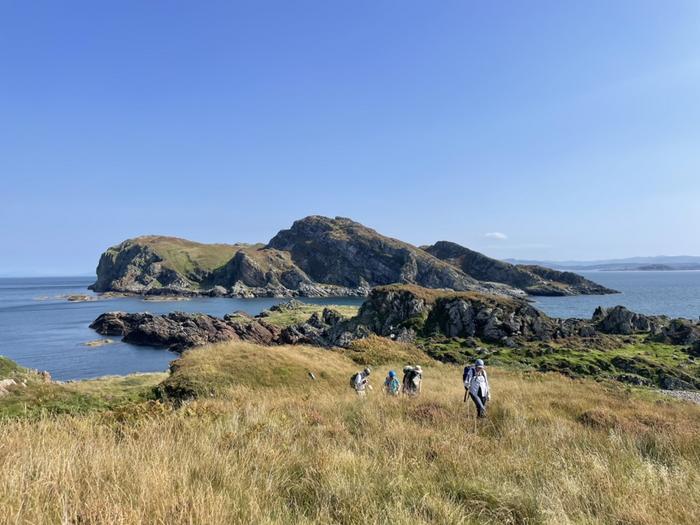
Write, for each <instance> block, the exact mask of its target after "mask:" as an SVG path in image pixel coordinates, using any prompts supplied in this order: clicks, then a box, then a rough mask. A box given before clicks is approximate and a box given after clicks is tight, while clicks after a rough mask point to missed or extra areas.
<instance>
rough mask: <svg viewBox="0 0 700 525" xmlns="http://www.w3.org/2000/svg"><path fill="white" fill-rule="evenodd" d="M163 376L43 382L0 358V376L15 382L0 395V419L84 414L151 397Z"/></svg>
mask: <svg viewBox="0 0 700 525" xmlns="http://www.w3.org/2000/svg"><path fill="white" fill-rule="evenodd" d="M166 377H167V374H165V373H160V374H134V375H130V376H115V377H105V378H99V379H92V380H85V381H76V382H71V383H56V382H44V380H43V378H42V377H41V376H40V375H39V374H37V373H35V372H33V371H30V370H27V369H25V368H22V367H20V366H19V365H17V364H16V363H14V362H12V361H10V360H9V359H7V358H5V357H0V379H14V380H15V381H16V383H17V384H15V385H12V386H10V387H9V388H7V392H6V393H4V395H2V396H0V420H3V419H15V418H23V419H40V418H43V417H46V416H51V415H58V414H85V413H88V412H92V411H104V410H108V409H113V408H116V407H119V406H123V405H125V404H130V403H134V402H141V401H144V400H147V399H151V398H153V397H154V393H153V388H154V387H155V385H157V384H158V383H159V382H161V381H162V380H163V379H165V378H166Z"/></svg>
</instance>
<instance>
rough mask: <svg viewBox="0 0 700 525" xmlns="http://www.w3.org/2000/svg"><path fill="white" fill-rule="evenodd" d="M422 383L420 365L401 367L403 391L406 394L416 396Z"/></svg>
mask: <svg viewBox="0 0 700 525" xmlns="http://www.w3.org/2000/svg"><path fill="white" fill-rule="evenodd" d="M422 384H423V369H422V368H421V367H420V365H416V366H405V367H404V369H403V393H404V394H406V395H407V396H417V395H418V394H420V393H421V388H422Z"/></svg>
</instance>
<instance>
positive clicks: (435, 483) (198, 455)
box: [0, 345, 700, 525]
mask: <svg viewBox="0 0 700 525" xmlns="http://www.w3.org/2000/svg"><path fill="white" fill-rule="evenodd" d="M297 350H298V349H295V348H291V347H290V348H271V349H267V348H262V347H254V346H252V345H228V346H224V347H221V346H220V347H213V348H210V349H204V350H197V351H196V352H193V353H191V356H192V357H189V356H187V355H186V357H189V361H187V360H186V362H185V363H184V364H182V366H181V368H180V369H179V372H178V373H179V374H180V377H182V376H185V375H187V373H188V372H189V373H192V374H205V375H206V373H207V370H206V369H205V368H204V367H203V366H202V364H203V362H204V361H205V360H206V359H207V358H211V359H213V360H214V362H216V361H217V360H218V361H220V362H224V361H226V362H230V363H231V366H232V369H235V370H236V371H237V373H238V374H239V377H241V378H242V379H241V380H240V381H228V382H227V383H226V384H225V385H223V386H222V387H221V388H216V389H214V390H213V391H212V392H215V394H214V395H215V397H208V398H207V397H205V398H199V399H198V400H195V401H192V402H190V403H186V404H185V405H183V406H181V407H180V408H177V409H176V408H172V407H171V406H170V405H164V404H160V403H155V402H148V403H142V404H138V405H134V406H132V407H131V408H129V409H123V410H117V411H112V412H106V413H91V414H88V415H80V416H60V417H52V418H45V419H41V420H39V421H27V420H17V421H11V422H5V423H2V424H0V464H1V465H3V470H2V475H0V513H1V518H0V522H2V523H35V524H44V523H46V524H49V523H51V524H53V523H61V522H64V523H115V524H116V523H163V524H165V523H167V524H170V523H202V524H218V523H285V524H287V523H347V524H354V523H357V524H360V523H409V522H410V523H513V524H517V523H557V524H558V523H626V524H640V525H641V524H650V525H651V524H654V525H657V524H678V523H700V506H699V504H698V499H697V496H698V494H700V440H699V436H700V434H699V431H700V408H698V407H697V406H694V405H690V404H685V403H680V402H676V401H670V400H669V401H667V400H661V399H656V398H654V397H653V396H648V397H649V399H644V398H642V397H640V396H638V395H637V394H635V393H632V392H628V391H626V390H624V389H623V388H617V387H604V386H601V385H599V384H596V383H594V382H586V381H571V380H568V379H566V378H563V377H561V376H557V375H541V374H529V375H523V374H518V373H515V372H507V371H502V370H497V369H493V370H491V375H490V382H491V383H492V388H493V396H494V397H493V403H492V406H491V407H490V413H489V417H488V418H487V419H486V420H484V421H476V420H475V419H474V418H473V415H474V412H473V409H472V408H471V407H470V406H469V405H468V404H465V403H462V395H463V388H462V387H461V384H460V380H461V374H460V370H459V369H458V368H456V367H449V366H447V365H440V364H435V365H432V366H430V367H424V370H425V382H424V393H423V395H422V396H421V397H420V398H417V399H396V398H387V397H385V396H383V395H382V394H381V393H380V389H379V383H380V381H381V379H382V374H383V373H384V372H386V370H388V368H389V365H386V366H381V367H377V370H376V373H375V374H374V376H375V380H374V382H375V389H374V391H373V392H371V393H370V395H369V396H368V398H367V399H359V398H357V397H356V396H355V395H354V394H353V393H352V392H351V391H350V389H349V387H348V386H347V378H348V377H349V375H350V373H351V372H352V371H353V370H355V369H356V368H357V366H358V365H356V364H355V363H353V362H352V361H351V360H350V359H348V358H347V357H346V356H344V355H341V354H338V353H333V352H329V351H324V350H319V349H302V350H301V351H299V352H298V353H297ZM269 362H273V363H274V366H276V367H278V368H279V367H287V368H288V369H289V373H288V374H287V376H286V378H285V379H284V381H282V382H281V383H280V384H279V385H274V384H271V383H270V378H269V377H268V376H266V375H262V376H258V375H255V374H256V372H255V370H257V369H259V368H260V367H264V366H266V363H269ZM401 364H402V363H394V364H393V366H395V367H398V366H400V365H401ZM307 371H313V372H314V373H315V374H320V373H322V372H323V373H324V374H325V378H324V379H323V380H319V379H317V380H316V381H313V380H311V379H310V378H306V373H307ZM302 372H303V375H302ZM258 377H262V378H263V379H264V381H262V383H261V385H257V384H256V381H257V380H258V379H257V378H258ZM302 377H304V378H305V379H304V380H302V379H301V378H302ZM211 378H212V379H211V380H212V381H215V380H216V376H211ZM290 378H291V379H294V380H291V381H290ZM297 378H298V380H296V379H297Z"/></svg>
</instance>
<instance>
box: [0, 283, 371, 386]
mask: <svg viewBox="0 0 700 525" xmlns="http://www.w3.org/2000/svg"><path fill="white" fill-rule="evenodd" d="M93 281H94V278H90V277H42V278H2V279H0V355H4V356H6V357H9V358H10V359H13V360H14V361H16V362H18V363H19V364H21V365H22V366H26V367H29V368H38V369H39V370H48V371H49V372H51V375H52V377H53V378H54V379H58V380H67V379H85V378H90V377H99V376H103V375H113V374H120V375H121V374H129V373H133V372H156V371H163V370H166V369H167V368H168V364H169V363H170V361H172V360H173V359H175V358H176V357H177V354H174V353H172V352H169V351H167V350H164V349H162V348H148V347H143V346H134V345H130V344H126V343H122V342H121V341H119V338H118V337H111V338H110V339H113V340H115V342H114V343H112V344H109V345H105V346H100V347H88V346H85V345H84V344H83V343H85V342H88V341H92V340H95V339H100V338H102V337H101V336H100V335H99V334H97V333H96V332H94V331H93V330H91V329H90V328H88V326H89V325H90V323H91V322H92V321H93V320H94V319H95V318H96V317H97V316H98V315H100V314H102V313H104V312H110V311H123V312H145V311H147V312H151V313H167V312H172V311H184V312H203V313H207V314H211V315H216V316H223V315H225V314H227V313H230V312H234V311H236V310H242V311H244V312H247V313H249V314H251V315H255V314H258V313H260V312H261V311H263V310H265V309H266V308H269V307H270V306H272V305H274V304H276V303H279V302H280V301H282V299H275V298H258V299H229V298H196V299H191V300H189V301H166V302H155V301H144V300H142V299H140V298H138V297H124V298H114V299H103V300H97V301H89V302H69V301H67V300H66V298H65V296H66V295H71V294H89V295H93V294H92V293H91V292H89V291H88V290H87V286H88V285H89V284H91V283H92V282H93ZM303 300H304V301H306V302H313V303H316V304H357V305H359V304H360V303H361V302H362V300H361V299H358V298H333V299H326V298H322V299H303Z"/></svg>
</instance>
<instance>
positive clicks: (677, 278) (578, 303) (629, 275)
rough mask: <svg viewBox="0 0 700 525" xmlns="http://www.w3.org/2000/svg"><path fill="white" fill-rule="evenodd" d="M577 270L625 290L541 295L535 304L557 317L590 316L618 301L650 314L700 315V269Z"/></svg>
mask: <svg viewBox="0 0 700 525" xmlns="http://www.w3.org/2000/svg"><path fill="white" fill-rule="evenodd" d="M577 273H580V274H581V275H584V276H586V277H587V278H589V279H591V280H593V281H595V282H597V283H600V284H602V285H604V286H607V287H609V288H613V289H614V290H618V291H620V292H622V293H619V294H613V295H581V296H575V297H538V298H536V300H535V306H537V307H538V308H540V309H541V310H543V311H544V312H545V313H547V314H549V315H551V316H553V317H580V318H590V317H591V314H592V313H593V310H595V309H596V307H597V306H615V305H618V304H621V305H623V306H626V307H627V308H629V309H630V310H633V311H635V312H639V313H642V314H647V315H652V314H665V315H669V316H671V317H686V318H689V319H697V318H698V316H700V271H695V272H691V271H688V272H577Z"/></svg>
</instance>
